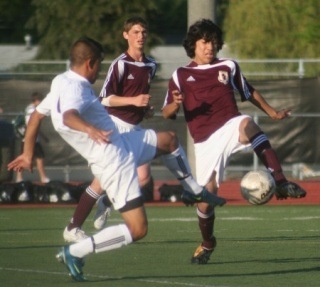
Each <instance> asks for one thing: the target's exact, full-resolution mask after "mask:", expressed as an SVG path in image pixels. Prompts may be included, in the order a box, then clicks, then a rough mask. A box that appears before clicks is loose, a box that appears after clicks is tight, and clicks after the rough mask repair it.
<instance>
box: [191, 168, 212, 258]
mask: <svg viewBox="0 0 320 287" xmlns="http://www.w3.org/2000/svg"><path fill="white" fill-rule="evenodd" d="M215 177H216V173H215V172H213V174H212V177H211V180H210V182H209V183H208V184H207V185H206V189H207V190H208V191H210V192H214V193H217V187H216V186H217V184H216V182H215ZM197 216H198V225H199V229H200V233H201V236H202V243H201V244H200V245H199V246H198V247H197V249H196V250H195V252H194V254H193V256H192V258H191V263H192V264H207V263H208V261H209V260H210V256H211V254H212V252H213V251H214V249H215V247H216V245H217V240H216V237H215V236H214V221H215V208H214V207H212V206H209V205H208V204H207V203H205V202H203V203H198V205H197Z"/></svg>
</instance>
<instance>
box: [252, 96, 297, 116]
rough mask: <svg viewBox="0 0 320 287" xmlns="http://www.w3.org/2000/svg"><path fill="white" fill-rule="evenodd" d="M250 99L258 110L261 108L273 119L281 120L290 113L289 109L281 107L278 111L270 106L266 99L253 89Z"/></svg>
mask: <svg viewBox="0 0 320 287" xmlns="http://www.w3.org/2000/svg"><path fill="white" fill-rule="evenodd" d="M250 101H251V102H252V103H253V104H254V105H255V106H256V107H258V108H259V109H260V110H262V111H263V112H264V113H266V114H267V115H268V116H269V117H270V118H272V119H274V120H281V119H284V118H286V117H288V116H290V114H291V110H290V109H282V110H280V111H277V110H275V109H274V108H273V107H271V106H270V105H269V104H268V103H267V101H266V100H265V99H264V98H263V97H262V95H261V94H260V93H259V92H258V91H256V90H254V91H253V93H252V98H251V99H250Z"/></svg>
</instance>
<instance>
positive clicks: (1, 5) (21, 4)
mask: <svg viewBox="0 0 320 287" xmlns="http://www.w3.org/2000/svg"><path fill="white" fill-rule="evenodd" d="M30 2H31V0H1V1H0V43H23V42H24V36H25V35H26V34H27V33H31V32H32V33H34V31H31V30H28V29H25V23H26V22H27V20H28V18H29V17H30V15H31V13H32V7H31V5H30Z"/></svg>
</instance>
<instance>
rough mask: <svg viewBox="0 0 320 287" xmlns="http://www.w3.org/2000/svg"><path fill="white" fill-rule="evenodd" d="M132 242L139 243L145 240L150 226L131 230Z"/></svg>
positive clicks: (140, 226) (141, 226) (144, 225)
mask: <svg viewBox="0 0 320 287" xmlns="http://www.w3.org/2000/svg"><path fill="white" fill-rule="evenodd" d="M129 230H130V233H131V236H132V240H133V241H137V240H140V239H142V238H144V237H145V236H146V235H147V233H148V224H143V225H139V226H135V227H131V228H129Z"/></svg>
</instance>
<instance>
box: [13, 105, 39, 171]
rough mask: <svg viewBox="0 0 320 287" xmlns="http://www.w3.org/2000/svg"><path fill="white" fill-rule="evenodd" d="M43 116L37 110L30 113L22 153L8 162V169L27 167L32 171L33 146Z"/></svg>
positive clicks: (15, 169) (18, 169) (17, 169)
mask: <svg viewBox="0 0 320 287" xmlns="http://www.w3.org/2000/svg"><path fill="white" fill-rule="evenodd" d="M44 117H45V115H43V114H41V113H39V112H38V111H37V110H35V111H34V112H33V113H32V114H31V116H30V120H29V122H28V125H27V130H26V134H25V141H24V145H23V153H22V154H21V155H20V156H18V157H17V158H16V159H15V160H13V161H12V162H10V163H9V164H8V170H11V169H12V170H14V171H21V170H23V169H27V170H29V171H32V158H33V153H34V146H35V142H36V138H37V135H38V132H39V129H40V125H41V120H42V119H43V118H44Z"/></svg>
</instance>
